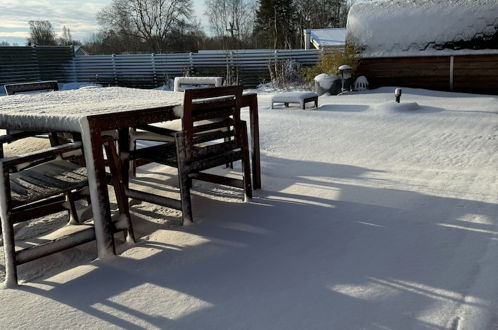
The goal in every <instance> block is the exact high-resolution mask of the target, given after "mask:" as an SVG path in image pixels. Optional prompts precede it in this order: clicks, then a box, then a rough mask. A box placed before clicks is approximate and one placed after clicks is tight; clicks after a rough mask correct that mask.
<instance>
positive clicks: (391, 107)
mask: <svg viewBox="0 0 498 330" xmlns="http://www.w3.org/2000/svg"><path fill="white" fill-rule="evenodd" d="M375 109H379V110H382V111H388V112H410V111H416V110H419V109H420V105H418V103H417V102H401V103H396V102H394V101H393V102H387V103H381V104H378V105H376V106H375Z"/></svg>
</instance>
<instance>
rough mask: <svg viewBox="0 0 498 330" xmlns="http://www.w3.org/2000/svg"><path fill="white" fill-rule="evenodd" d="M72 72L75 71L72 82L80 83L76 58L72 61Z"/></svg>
mask: <svg viewBox="0 0 498 330" xmlns="http://www.w3.org/2000/svg"><path fill="white" fill-rule="evenodd" d="M71 70H72V71H73V77H72V78H73V81H72V82H78V71H77V70H76V56H75V57H73V58H72V59H71Z"/></svg>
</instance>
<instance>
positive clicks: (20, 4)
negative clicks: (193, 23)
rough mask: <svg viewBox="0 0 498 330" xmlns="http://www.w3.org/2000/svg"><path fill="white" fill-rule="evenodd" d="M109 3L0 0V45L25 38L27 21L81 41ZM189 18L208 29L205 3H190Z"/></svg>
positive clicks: (95, 0)
mask: <svg viewBox="0 0 498 330" xmlns="http://www.w3.org/2000/svg"><path fill="white" fill-rule="evenodd" d="M110 3H111V0H85V1H80V0H23V1H20V0H0V41H8V40H7V38H9V39H10V40H12V39H11V38H12V37H16V38H26V36H27V34H28V31H29V24H28V22H29V21H30V20H48V21H50V22H51V23H52V26H53V27H54V30H55V32H56V33H57V34H60V33H61V32H62V27H63V26H66V27H67V28H69V29H70V30H71V34H72V36H73V38H74V39H77V40H81V41H84V40H85V39H88V38H89V37H90V36H91V34H92V33H95V32H97V31H98V29H99V25H98V24H97V20H96V17H95V16H96V14H97V12H98V11H99V10H101V9H102V8H104V7H105V6H107V5H109V4H110ZM192 14H193V16H197V18H198V19H200V21H201V24H202V25H203V26H204V27H206V26H207V19H206V17H205V15H204V0H193V13H192ZM16 41H19V42H22V41H21V40H16Z"/></svg>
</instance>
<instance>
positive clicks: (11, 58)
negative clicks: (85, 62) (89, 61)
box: [0, 47, 73, 85]
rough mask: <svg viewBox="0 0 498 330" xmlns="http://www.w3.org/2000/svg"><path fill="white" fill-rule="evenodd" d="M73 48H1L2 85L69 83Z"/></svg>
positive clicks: (0, 74) (0, 72) (0, 75)
mask: <svg viewBox="0 0 498 330" xmlns="http://www.w3.org/2000/svg"><path fill="white" fill-rule="evenodd" d="M72 59H73V49H72V47H0V85H2V84H6V83H13V82H26V81H39V80H58V81H68V80H69V79H70V77H69V73H70V72H69V71H68V69H69V65H70V63H71V61H72Z"/></svg>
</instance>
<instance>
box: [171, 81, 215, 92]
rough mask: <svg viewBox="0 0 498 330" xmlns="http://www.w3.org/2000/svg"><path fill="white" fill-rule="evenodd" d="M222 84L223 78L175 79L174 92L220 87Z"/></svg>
mask: <svg viewBox="0 0 498 330" xmlns="http://www.w3.org/2000/svg"><path fill="white" fill-rule="evenodd" d="M222 83H223V78H222V77H175V84H174V88H173V90H174V91H175V92H184V91H185V90H186V89H190V88H202V87H220V86H221V84H222ZM185 86H188V87H185Z"/></svg>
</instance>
